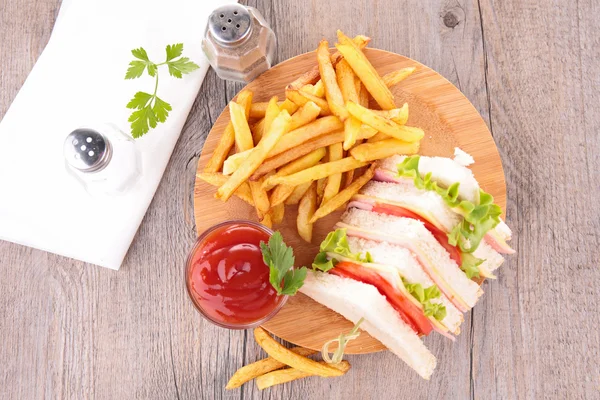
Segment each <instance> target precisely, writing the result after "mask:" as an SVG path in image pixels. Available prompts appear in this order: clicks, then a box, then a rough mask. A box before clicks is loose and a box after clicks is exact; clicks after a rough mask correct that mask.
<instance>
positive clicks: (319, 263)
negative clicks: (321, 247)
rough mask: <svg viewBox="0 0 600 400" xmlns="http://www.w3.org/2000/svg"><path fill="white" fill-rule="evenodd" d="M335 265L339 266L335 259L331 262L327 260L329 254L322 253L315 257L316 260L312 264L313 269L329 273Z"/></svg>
mask: <svg viewBox="0 0 600 400" xmlns="http://www.w3.org/2000/svg"><path fill="white" fill-rule="evenodd" d="M335 264H337V260H336V259H335V258H333V259H331V260H329V259H328V258H327V253H326V252H324V251H321V252H319V253H318V254H317V256H316V257H315V260H314V261H313V263H312V267H313V269H318V270H320V271H323V272H327V271H329V270H330V269H332V268H333V267H335Z"/></svg>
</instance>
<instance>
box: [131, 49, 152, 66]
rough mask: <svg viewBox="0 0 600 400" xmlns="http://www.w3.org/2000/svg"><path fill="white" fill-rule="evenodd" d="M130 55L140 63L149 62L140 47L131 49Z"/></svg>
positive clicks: (144, 51)
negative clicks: (140, 61)
mask: <svg viewBox="0 0 600 400" xmlns="http://www.w3.org/2000/svg"><path fill="white" fill-rule="evenodd" d="M131 54H133V56H134V57H135V58H138V59H140V60H142V61H148V62H150V60H149V59H148V53H146V50H144V48H143V47H140V48H139V49H133V50H131Z"/></svg>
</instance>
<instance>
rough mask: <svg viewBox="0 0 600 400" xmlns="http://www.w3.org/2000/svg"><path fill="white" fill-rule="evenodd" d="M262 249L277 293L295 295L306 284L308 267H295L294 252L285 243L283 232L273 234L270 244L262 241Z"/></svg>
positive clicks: (270, 280) (270, 278) (270, 279)
mask: <svg viewBox="0 0 600 400" xmlns="http://www.w3.org/2000/svg"><path fill="white" fill-rule="evenodd" d="M260 250H261V251H262V255H263V260H264V261H265V264H267V266H268V267H269V282H271V285H273V287H274V288H275V290H277V294H283V295H290V296H293V295H295V294H296V292H297V291H298V289H300V288H301V287H302V285H303V284H304V279H305V278H306V271H307V269H306V267H302V268H299V269H294V261H295V259H294V252H293V250H292V248H291V247H289V246H286V245H285V243H284V241H283V237H282V236H281V233H279V232H275V233H274V234H273V235H271V237H270V238H269V243H268V244H265V243H264V242H260ZM282 283H283V285H282Z"/></svg>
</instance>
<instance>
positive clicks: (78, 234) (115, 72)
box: [0, 0, 234, 269]
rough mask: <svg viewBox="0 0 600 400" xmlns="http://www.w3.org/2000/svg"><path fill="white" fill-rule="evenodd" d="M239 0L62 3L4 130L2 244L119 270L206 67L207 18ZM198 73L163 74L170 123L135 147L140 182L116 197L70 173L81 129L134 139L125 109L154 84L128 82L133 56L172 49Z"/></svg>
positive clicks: (0, 143) (0, 129) (0, 126)
mask: <svg viewBox="0 0 600 400" xmlns="http://www.w3.org/2000/svg"><path fill="white" fill-rule="evenodd" d="M232 2H234V1H232V0H218V1H214V0H213V1H203V0H169V1H164V0H68V1H67V0H65V4H63V7H64V8H63V9H62V10H61V12H60V17H59V19H58V21H57V23H56V26H55V28H54V31H53V33H52V36H51V38H50V41H49V42H48V45H47V46H46V48H45V50H44V51H43V53H42V55H41V56H40V58H39V59H38V61H37V63H36V65H35V67H34V68H33V70H32V71H31V73H30V74H29V76H28V78H27V80H26V81H25V83H24V84H23V87H22V88H21V90H20V91H19V93H18V95H17V96H16V98H15V100H14V101H13V104H12V105H11V107H10V109H9V110H8V112H7V113H6V115H5V116H4V119H3V120H2V122H1V123H0V239H3V240H7V241H11V242H15V243H20V244H23V245H26V246H31V247H35V248H38V249H42V250H46V251H49V252H52V253H56V254H60V255H63V256H67V257H71V258H75V259H77V260H81V261H85V262H89V263H92V264H97V265H100V266H103V267H108V268H112V269H118V268H119V267H120V266H121V263H122V262H123V259H124V257H125V255H126V253H127V250H128V249H129V246H130V244H131V242H132V240H133V237H134V235H135V233H136V231H137V229H138V227H139V225H140V223H141V221H142V218H143V216H144V214H145V213H146V209H147V208H148V206H149V204H150V201H151V200H152V197H153V196H154V193H155V191H156V188H157V186H158V184H159V182H160V179H161V177H162V175H163V173H164V170H165V167H166V165H167V162H168V161H169V158H170V156H171V153H172V151H173V148H174V146H175V143H176V142H177V139H178V137H179V134H180V133H181V129H182V127H183V124H184V123H185V120H186V118H187V115H188V113H189V111H190V108H191V106H192V104H193V102H194V99H195V98H196V95H197V93H198V90H199V89H200V85H201V83H202V80H203V79H204V76H205V74H206V71H207V69H208V66H209V65H208V62H207V61H206V59H205V57H204V55H203V54H202V50H201V42H202V37H203V33H204V27H205V25H206V20H207V18H208V16H209V15H210V13H211V12H212V10H213V9H215V8H216V7H219V6H221V5H223V4H227V3H232ZM174 43H183V44H184V51H183V55H184V56H186V57H189V58H190V59H191V60H193V61H194V62H196V63H197V64H198V65H200V69H199V70H196V71H194V72H192V73H190V74H188V75H184V76H183V79H175V78H173V77H170V76H169V75H168V73H167V72H166V71H162V74H161V77H162V76H165V77H164V78H163V79H161V81H160V85H159V93H158V94H159V96H160V97H161V98H162V99H164V100H165V101H168V102H169V103H171V106H172V108H173V110H172V111H171V113H170V115H169V117H168V118H167V121H166V122H165V123H163V124H159V125H158V126H157V128H155V129H154V130H151V131H150V133H148V134H147V135H146V136H144V137H142V138H141V139H138V140H136V146H137V147H138V150H139V152H140V154H141V165H142V177H141V178H140V181H139V182H138V183H137V184H136V186H135V187H134V188H132V189H131V190H130V191H128V192H127V193H125V194H124V195H119V196H100V197H95V196H92V195H90V194H88V192H86V191H85V189H84V188H83V186H82V185H81V184H80V183H79V182H77V181H76V180H75V179H74V178H73V177H72V176H71V175H70V174H68V173H67V170H66V168H65V162H64V158H63V142H64V140H65V138H66V136H67V135H68V134H69V132H71V131H72V130H74V129H76V128H78V127H80V126H84V125H85V126H94V124H101V123H107V122H108V123H113V124H115V125H116V126H118V127H119V128H120V129H121V130H122V131H124V132H129V131H130V127H129V123H128V122H127V118H128V116H129V114H130V113H131V110H128V109H126V108H125V105H126V104H127V102H128V101H129V100H130V99H131V97H132V96H133V94H134V93H136V92H137V91H151V90H152V89H153V87H154V79H153V78H151V77H148V76H146V77H142V78H140V79H135V80H125V79H124V77H125V72H126V70H127V67H128V64H129V61H131V60H132V59H133V58H132V55H131V50H132V49H134V48H138V47H144V48H145V49H146V50H147V52H148V55H149V57H150V59H151V60H157V61H163V60H164V58H165V47H166V45H168V44H174Z"/></svg>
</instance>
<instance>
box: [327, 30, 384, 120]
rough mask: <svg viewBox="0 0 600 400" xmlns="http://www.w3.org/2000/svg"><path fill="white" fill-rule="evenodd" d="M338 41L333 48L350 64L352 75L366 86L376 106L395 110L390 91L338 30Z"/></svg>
mask: <svg viewBox="0 0 600 400" xmlns="http://www.w3.org/2000/svg"><path fill="white" fill-rule="evenodd" d="M338 40H339V42H340V43H337V44H336V45H335V47H336V48H337V49H338V51H339V52H340V53H341V54H342V55H343V56H344V59H345V60H346V61H347V62H348V64H350V66H351V67H352V69H353V70H354V73H355V74H356V75H357V76H358V77H359V78H360V80H361V81H362V83H363V84H364V85H365V86H366V88H367V90H368V91H369V93H371V96H373V98H374V99H375V101H376V102H377V104H379V106H380V107H381V108H382V109H383V110H391V109H393V108H396V105H395V103H394V96H393V95H392V92H390V89H388V87H387V86H386V84H385V83H384V82H383V80H382V79H381V77H380V76H379V74H378V73H377V71H376V70H375V68H374V67H373V65H372V64H371V62H370V61H369V60H368V59H367V57H366V56H365V54H364V53H363V52H362V50H361V49H360V48H358V46H356V44H354V42H353V41H352V40H351V39H350V38H348V37H347V36H346V35H344V33H343V32H342V31H340V30H338Z"/></svg>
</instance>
